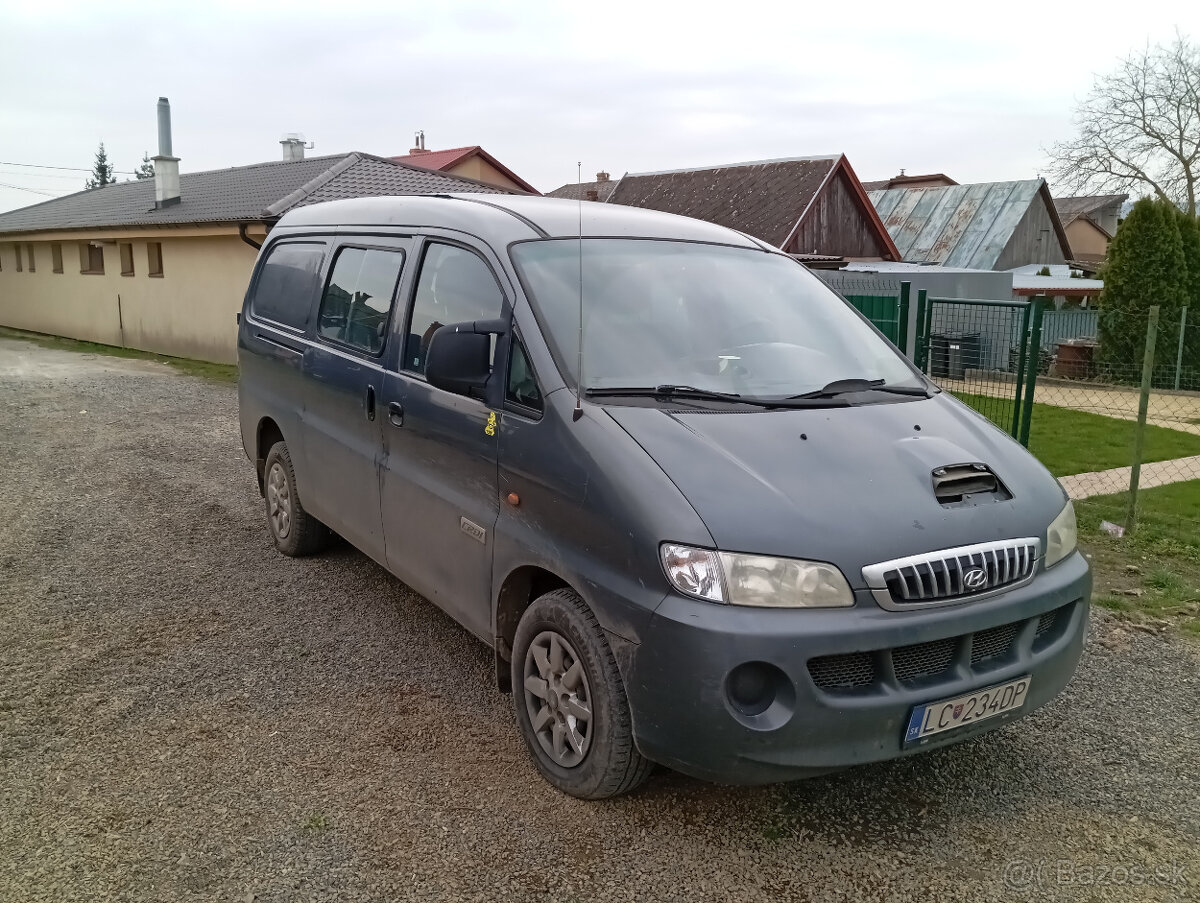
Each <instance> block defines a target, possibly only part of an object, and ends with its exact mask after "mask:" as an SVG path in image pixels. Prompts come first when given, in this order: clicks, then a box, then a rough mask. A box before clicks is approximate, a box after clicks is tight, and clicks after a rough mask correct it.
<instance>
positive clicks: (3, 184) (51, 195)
mask: <svg viewBox="0 0 1200 903" xmlns="http://www.w3.org/2000/svg"><path fill="white" fill-rule="evenodd" d="M0 188H15V189H16V190H17V191H28V192H32V193H33V194H44V195H45V196H46V197H48V198H60V197H62V196H63V195H61V194H55V193H54V192H52V191H39V190H38V189H36V188H24V187H22V186H21V185H9V184H8V183H7V182H0ZM73 193H74V192H71V191H68V192H67V194H73Z"/></svg>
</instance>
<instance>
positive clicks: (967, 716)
mask: <svg viewBox="0 0 1200 903" xmlns="http://www.w3.org/2000/svg"><path fill="white" fill-rule="evenodd" d="M1028 695H1029V676H1028V675H1026V676H1025V677H1018V678H1017V679H1016V680H1010V681H1009V682H1008V683H1006V684H1000V685H999V686H997V687H987V688H986V689H983V690H976V691H975V692H974V693H968V694H966V695H965V696H956V697H954V698H953V699H942V700H939V701H938V702H927V703H925V705H919V706H917V707H916V708H915V709H913V713H912V717H911V718H909V719H908V730H907V731H905V733H904V745H905V746H909V745H911V744H913V743H920V742H921V741H922V740H924V739H925V738H926V737H932V736H933V735H934V734H941V733H944V732H945V731H952V730H954V729H955V728H959V727H966V726H967V725H968V724H975V723H976V722H978V721H986V720H987V719H988V718H995V717H996V716H997V715H1003V714H1004V713H1005V712H1011V711H1013V710H1014V709H1019V708H1020V707H1021V706H1023V705H1024V704H1025V697H1026V696H1028Z"/></svg>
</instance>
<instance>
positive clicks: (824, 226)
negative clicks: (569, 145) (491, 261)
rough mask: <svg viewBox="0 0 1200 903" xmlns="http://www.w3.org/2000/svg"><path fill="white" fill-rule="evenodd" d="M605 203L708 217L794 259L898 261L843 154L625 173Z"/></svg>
mask: <svg viewBox="0 0 1200 903" xmlns="http://www.w3.org/2000/svg"><path fill="white" fill-rule="evenodd" d="M607 203H610V204H625V205H627V206H630V207H646V208H649V209H651V210H662V211H664V212H666V213H677V214H680V215H682V216H691V217H694V218H696V219H702V220H707V221H708V222H710V223H716V224H717V225H720V226H728V227H729V228H731V229H737V230H738V231H739V232H745V233H746V234H747V235H753V236H754V237H755V238H760V239H762V240H763V241H765V242H768V243H770V244H772V245H775V246H776V247H779V248H782V249H783V250H784V251H787V252H789V253H792V254H801V255H807V256H813V257H816V256H820V257H825V258H834V259H837V258H847V259H851V260H899V259H900V253H899V252H898V251H897V250H896V246H895V244H893V242H892V239H891V237H890V236H889V235H888V232H887V229H885V228H884V226H883V222H882V220H880V218H879V215H878V214H877V213H876V212H875V208H874V207H873V206H872V205H871V202H870V200H869V199H868V198H867V193H866V192H865V191H864V190H863V187H862V184H861V183H860V182H859V180H858V176H857V175H855V174H854V170H853V169H852V168H851V167H850V163H849V162H848V161H847V160H846V157H845V155H842V154H839V155H835V156H828V157H791V158H788V159H783V160H760V161H757V162H752V163H734V164H730V165H726V166H712V167H707V168H702V169H677V170H670V171H667V172H644V173H627V174H626V175H624V176H623V177H621V179H620V180H619V181H618V182H617V184H616V187H615V188H614V189H613V191H612V193H611V194H610V195H609V197H608V200H607Z"/></svg>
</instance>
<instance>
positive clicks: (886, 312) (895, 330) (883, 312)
mask: <svg viewBox="0 0 1200 903" xmlns="http://www.w3.org/2000/svg"><path fill="white" fill-rule="evenodd" d="M910 288H911V284H910V283H908V282H902V283H900V294H899V295H860V294H853V295H843V296H842V297H843V298H845V299H846V300H847V301H849V302H850V305H851V306H852V307H853V308H854V309H855V310H857V311H858V312H859V313H861V314H862V315H863V316H864V317H866V318H867V319H868V320H870V321H871V322H872V323H874V324H875V326H876V328H877V329H878V330H879V331H880V332H882V333H883V334H884V335H885V336H887V337H888V338H889V339H890V340H891V341H892V344H893V345H895V346H896V347H897V348H899V349H900V350H901V351H904V352H905V353H907V350H908V308H909V291H910Z"/></svg>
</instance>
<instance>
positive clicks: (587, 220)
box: [277, 193, 763, 248]
mask: <svg viewBox="0 0 1200 903" xmlns="http://www.w3.org/2000/svg"><path fill="white" fill-rule="evenodd" d="M296 226H299V227H313V226H376V227H378V226H392V227H404V226H411V227H422V226H423V227H439V228H446V229H456V230H459V231H463V232H469V233H472V234H475V235H478V236H479V237H481V238H485V239H488V240H491V241H493V242H495V243H497V244H502V245H504V244H508V243H509V242H512V241H519V240H521V239H523V238H535V237H536V238H547V237H549V238H574V237H576V236H578V235H581V234H582V235H584V236H604V237H617V236H629V237H634V236H636V237H639V238H673V239H681V240H684V241H706V242H717V243H720V244H729V245H741V246H743V247H748V248H758V247H763V245H762V244H761V243H760V242H759V241H758V240H757V239H752V238H749V237H748V236H746V235H743V234H742V233H740V232H736V231H734V230H732V229H727V228H725V227H724V226H717V225H713V224H712V223H706V222H703V221H701V220H696V219H691V218H689V217H686V216H676V215H675V214H672V213H660V212H658V211H656V210H643V209H639V208H634V207H624V206H621V205H617V204H611V205H610V204H601V203H597V202H595V201H586V202H584V201H570V200H560V199H558V198H543V197H528V196H518V195H499V194H474V193H469V194H468V193H461V194H460V193H455V194H444V195H411V196H409V195H401V196H391V197H377V198H352V199H348V200H342V201H327V202H325V203H322V204H311V205H309V206H306V207H300V208H298V209H296V210H293V211H291V212H289V213H288V214H286V215H285V216H284V217H283V219H281V220H280V221H279V224H278V227H277V228H286V227H296Z"/></svg>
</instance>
